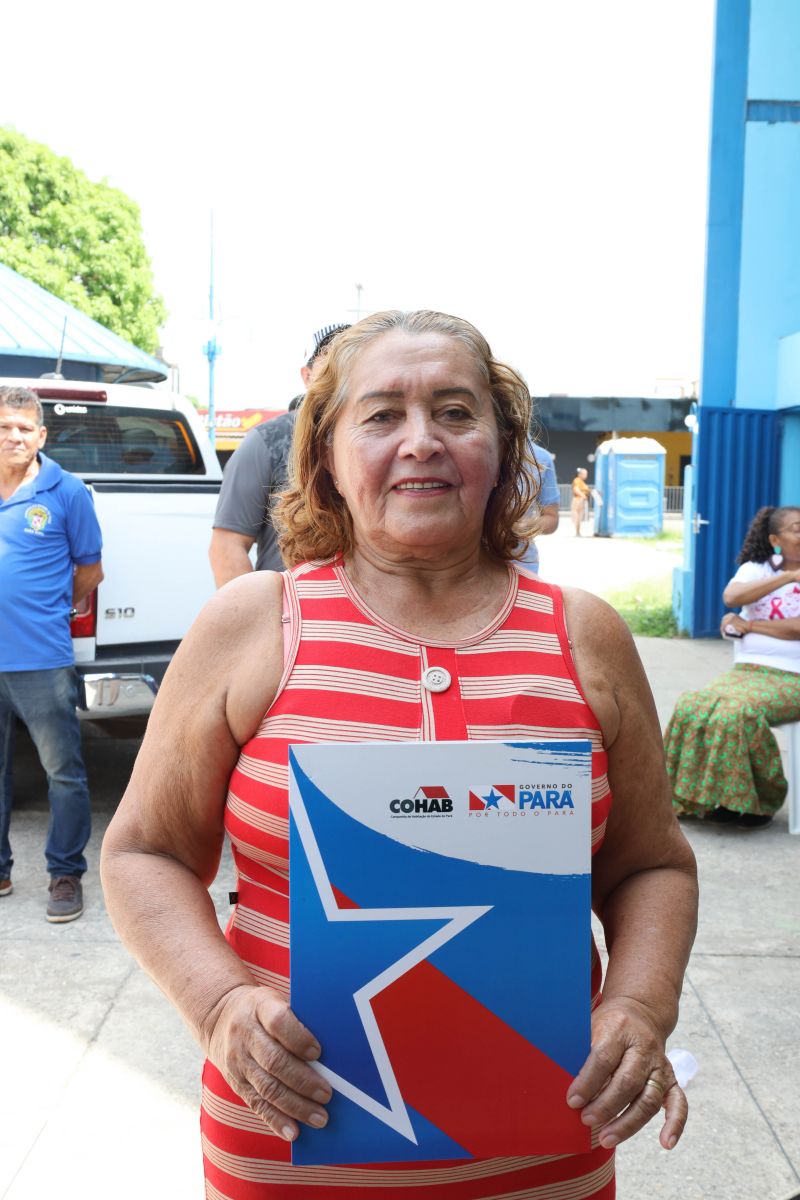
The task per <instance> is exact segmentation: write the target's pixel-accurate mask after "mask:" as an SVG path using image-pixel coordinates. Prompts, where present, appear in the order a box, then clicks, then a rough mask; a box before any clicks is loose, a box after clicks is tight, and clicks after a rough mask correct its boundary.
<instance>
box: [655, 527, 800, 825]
mask: <svg viewBox="0 0 800 1200" xmlns="http://www.w3.org/2000/svg"><path fill="white" fill-rule="evenodd" d="M738 561H739V569H738V571H737V572H736V574H735V575H734V577H733V579H731V581H730V583H728V585H727V587H726V588H725V591H724V592H723V593H722V598H723V601H724V603H725V604H726V605H727V606H728V607H729V608H739V607H740V608H741V613H740V614H738V615H737V614H736V613H731V612H728V613H726V614H725V616H724V617H723V618H722V624H721V627H720V629H721V632H722V634H723V636H724V637H731V638H735V639H736V649H735V666H734V667H733V670H731V671H728V672H727V673H726V674H725V675H722V676H721V677H720V678H719V679H717V680H716V681H715V682H714V683H713V684H711V686H710V687H708V688H704V689H703V691H700V692H687V693H686V694H685V695H683V696H681V697H680V699H679V700H678V703H677V705H676V706H675V712H674V713H673V714H672V717H671V719H670V722H669V725H668V726H667V729H666V733H665V735H664V744H665V749H666V755H667V770H668V772H669V776H670V781H671V783H672V802H673V806H674V808H675V809H676V811H677V812H678V813H679V814H683V815H686V816H702V817H704V818H705V819H706V820H711V821H715V822H718V823H722V824H732V823H735V824H737V825H739V826H744V827H745V828H750V829H753V828H758V827H760V826H763V825H767V824H769V822H770V821H771V820H772V817H773V816H774V814H775V813H776V812H777V811H778V809H779V808H780V806H781V805H782V804H783V801H784V799H785V798H786V792H787V782H786V777H785V775H784V773H783V767H782V764H781V756H780V750H779V749H778V744H777V742H776V741H775V737H774V735H773V733H772V730H771V728H770V727H771V726H773V725H782V724H785V723H786V722H788V721H798V720H800V508H794V507H785V508H762V509H759V511H758V512H757V513H756V515H755V517H754V518H753V521H752V522H751V525H750V528H749V529H748V531H747V536H746V538H745V540H744V545H743V546H742V549H741V552H740V554H739V559H738Z"/></svg>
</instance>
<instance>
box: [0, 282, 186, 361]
mask: <svg viewBox="0 0 800 1200" xmlns="http://www.w3.org/2000/svg"><path fill="white" fill-rule="evenodd" d="M65 322H66V326H65ZM62 336H63V339H64V349H63V352H62V364H63V365H62V374H63V375H64V376H65V378H68V379H83V380H94V381H97V382H103V383H121V382H125V383H160V382H161V381H162V380H164V379H166V378H167V374H168V371H169V368H168V366H167V364H166V363H163V362H161V360H160V359H158V358H153V357H152V356H151V355H149V354H145V353H144V351H143V350H139V349H138V347H136V346H132V345H131V344H130V342H126V341H125V340H124V338H121V337H118V336H117V334H115V333H112V332H111V330H110V329H106V328H105V326H104V325H100V324H99V323H98V322H97V321H93V320H92V319H91V317H87V316H86V314H85V313H82V312H79V311H78V309H77V308H73V307H72V305H71V304H66V303H65V302H64V301H63V300H59V299H58V298H57V297H56V296H53V295H51V293H50V292H48V291H45V289H44V288H41V287H39V285H38V284H36V283H32V282H31V280H30V279H25V277H24V276H22V275H20V274H18V273H17V272H16V271H12V270H11V268H10V267H7V266H5V265H4V264H3V263H0V373H2V374H4V375H8V376H35V375H42V374H44V373H46V372H48V371H53V370H54V369H55V366H56V362H57V361H58V358H59V351H60V350H61V339H62Z"/></svg>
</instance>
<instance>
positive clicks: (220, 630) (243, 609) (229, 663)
mask: <svg viewBox="0 0 800 1200" xmlns="http://www.w3.org/2000/svg"><path fill="white" fill-rule="evenodd" d="M282 600H283V580H282V576H281V575H280V574H279V573H278V572H275V571H258V572H253V573H251V574H249V575H242V576H239V578H237V579H232V580H231V581H230V583H227V584H225V586H224V587H222V588H220V590H219V591H218V592H216V593H215V594H214V595H213V596H212V597H211V599H210V600H209V601H208V602H207V604H205V605H204V607H203V608H202V609H201V611H200V613H199V615H198V616H197V618H196V620H195V622H194V624H193V625H192V627H191V629H190V630H189V632H188V633H187V635H186V637H185V638H184V640H183V642H182V643H181V645H180V647H179V649H178V652H177V654H176V655H175V658H174V659H173V661H172V664H171V666H170V669H169V671H168V672H167V676H166V677H165V681H164V682H165V685H166V691H167V694H168V695H169V698H170V699H171V700H180V699H185V698H186V697H188V696H192V695H196V696H197V697H200V696H204V697H206V698H207V699H208V700H209V701H210V702H211V703H212V704H213V705H214V706H215V707H216V706H220V709H221V711H224V713H225V717H226V718H227V722H228V725H229V727H230V730H231V733H232V735H233V736H234V738H235V739H236V741H237V742H238V743H239V744H240V745H241V744H242V742H243V741H246V740H247V738H248V737H250V736H252V733H253V732H254V730H255V728H256V727H257V725H258V722H259V720H260V718H261V716H262V715H263V713H264V712H265V710H266V709H267V708H268V707H269V705H270V703H271V702H272V699H273V697H274V695H275V691H276V690H277V686H278V682H279V680H280V676H281V673H282V670H283V636H282V632H281V613H282Z"/></svg>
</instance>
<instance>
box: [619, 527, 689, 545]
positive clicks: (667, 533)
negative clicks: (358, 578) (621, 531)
mask: <svg viewBox="0 0 800 1200" xmlns="http://www.w3.org/2000/svg"><path fill="white" fill-rule="evenodd" d="M625 541H626V542H635V543H637V544H638V545H640V546H663V547H664V549H665V550H682V549H683V526H682V525H681V526H680V527H679V528H678V529H662V530H661V533H655V534H653V536H652V537H632V538H626V539H625Z"/></svg>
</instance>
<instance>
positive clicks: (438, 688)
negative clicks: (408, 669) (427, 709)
mask: <svg viewBox="0 0 800 1200" xmlns="http://www.w3.org/2000/svg"><path fill="white" fill-rule="evenodd" d="M451 682H452V680H451V678H450V672H449V671H448V670H446V669H445V667H428V668H427V670H425V671H423V672H422V684H423V687H426V688H427V689H428V691H429V692H446V691H447V689H448V688H449V687H450V684H451Z"/></svg>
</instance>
